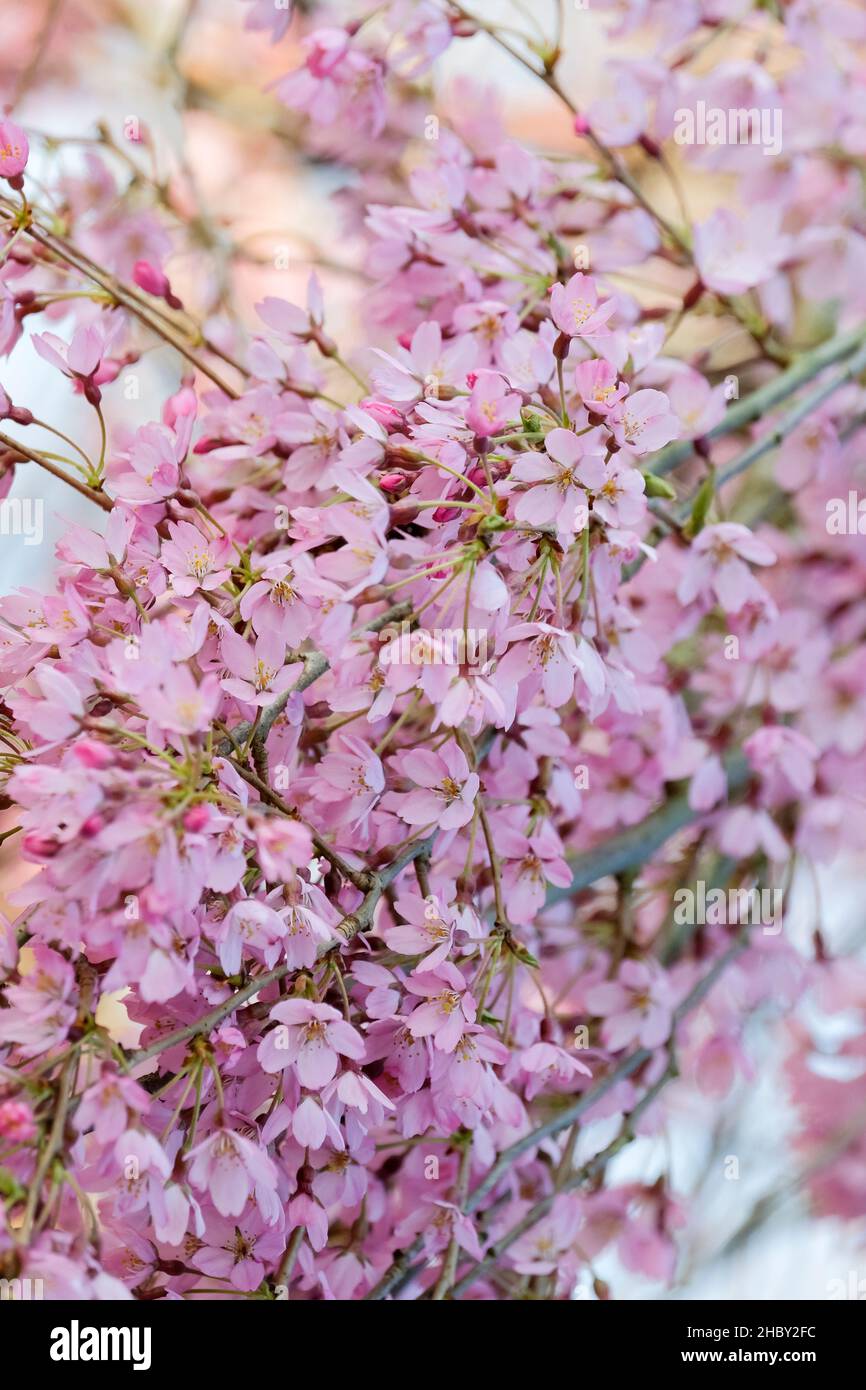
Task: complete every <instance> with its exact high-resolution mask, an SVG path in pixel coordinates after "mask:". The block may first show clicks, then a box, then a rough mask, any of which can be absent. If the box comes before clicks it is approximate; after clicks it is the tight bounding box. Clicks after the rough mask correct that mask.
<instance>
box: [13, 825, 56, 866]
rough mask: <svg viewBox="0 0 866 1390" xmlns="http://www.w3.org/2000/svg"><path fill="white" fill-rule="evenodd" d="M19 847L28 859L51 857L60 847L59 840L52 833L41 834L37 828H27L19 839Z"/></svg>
mask: <svg viewBox="0 0 866 1390" xmlns="http://www.w3.org/2000/svg"><path fill="white" fill-rule="evenodd" d="M21 848H22V849H23V851H24V853H25V855H26V856H27V857H28V859H53V858H54V855H55V854H56V853H57V851H58V850H59V848H60V842H59V840H55V838H54V836H53V835H42V834H40V832H39V831H38V830H29V831H28V832H27V834H26V835H25V836H24V839H23V840H22V841H21Z"/></svg>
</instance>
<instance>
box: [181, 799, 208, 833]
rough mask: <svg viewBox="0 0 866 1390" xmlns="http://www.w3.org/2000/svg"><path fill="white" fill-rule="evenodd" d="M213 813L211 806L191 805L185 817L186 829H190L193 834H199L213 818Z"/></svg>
mask: <svg viewBox="0 0 866 1390" xmlns="http://www.w3.org/2000/svg"><path fill="white" fill-rule="evenodd" d="M211 814H212V812H211V808H210V806H205V805H204V804H202V805H200V806H191V807H190V808H189V810H188V811H187V813H186V815H185V816H184V818H183V825H184V829H185V830H188V831H189V832H190V834H191V835H197V834H198V833H199V831H201V830H204V828H205V826H206V825H207V824H208V822H209V821H210V819H211Z"/></svg>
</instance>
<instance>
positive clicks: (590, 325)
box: [550, 272, 616, 338]
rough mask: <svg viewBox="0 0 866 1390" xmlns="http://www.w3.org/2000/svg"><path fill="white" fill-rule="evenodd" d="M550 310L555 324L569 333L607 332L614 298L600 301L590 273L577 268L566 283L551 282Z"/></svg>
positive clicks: (582, 335)
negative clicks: (553, 283)
mask: <svg viewBox="0 0 866 1390" xmlns="http://www.w3.org/2000/svg"><path fill="white" fill-rule="evenodd" d="M550 313H551V317H552V318H553V322H554V323H555V324H556V326H557V328H558V329H559V330H560V332H562V333H565V334H566V335H567V336H568V337H570V338H596V337H599V336H600V335H603V334H605V333H609V332H610V328H609V327H608V320H609V319H610V318H611V317H612V315H613V314H614V313H616V301H615V300H614V299H607V300H604V301H600V300H599V293H598V287H597V285H596V283H595V281H594V280H593V279H592V277H591V276H590V275H583V274H582V273H580V272H578V274H577V275H572V277H571V279H570V280H569V281H568V283H567V284H566V285H561V284H556V285H554V286H553V289H552V290H551V294H550Z"/></svg>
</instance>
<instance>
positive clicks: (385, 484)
mask: <svg viewBox="0 0 866 1390" xmlns="http://www.w3.org/2000/svg"><path fill="white" fill-rule="evenodd" d="M405 481H406V479H405V477H404V476H403V474H402V473H384V474H383V475H382V477H381V478H380V479H379V486H380V488H381V489H382V491H383V492H397V491H398V490H399V489H400V488H401V487H402V486H403V484H404V483H405Z"/></svg>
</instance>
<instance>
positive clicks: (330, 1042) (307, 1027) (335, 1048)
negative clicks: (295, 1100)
mask: <svg viewBox="0 0 866 1390" xmlns="http://www.w3.org/2000/svg"><path fill="white" fill-rule="evenodd" d="M271 1018H272V1019H273V1020H275V1021H276V1023H277V1025H278V1026H277V1028H276V1029H274V1030H273V1031H272V1032H270V1033H268V1034H266V1035H265V1038H264V1039H263V1041H262V1043H261V1044H260V1046H259V1051H258V1057H259V1062H260V1063H261V1065H262V1066H263V1067H264V1069H265V1071H281V1070H282V1069H283V1068H285V1067H290V1066H293V1067H294V1068H295V1069H296V1071H297V1074H298V1079H299V1081H300V1082H301V1085H302V1086H306V1087H307V1088H308V1089H309V1090H313V1091H317V1090H320V1089H321V1087H322V1086H325V1085H326V1084H327V1083H328V1082H329V1081H331V1080H333V1078H334V1076H335V1075H336V1072H337V1066H338V1063H339V1058H340V1056H341V1055H342V1056H344V1057H351V1058H353V1059H354V1060H355V1061H358V1060H359V1059H360V1058H362V1057H363V1055H364V1044H363V1041H362V1039H361V1038H360V1036H359V1035H358V1033H357V1032H356V1031H355V1029H354V1028H351V1027H350V1026H349V1024H347V1023H344V1022H343V1020H342V1019H341V1017H340V1014H339V1013H338V1011H337V1010H336V1009H333V1008H331V1006H330V1005H329V1004H314V1003H312V1002H311V1001H310V1000H307V999H290V1000H288V1001H287V1002H286V1003H284V1004H277V1005H275V1006H274V1008H273V1009H272V1010H271Z"/></svg>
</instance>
